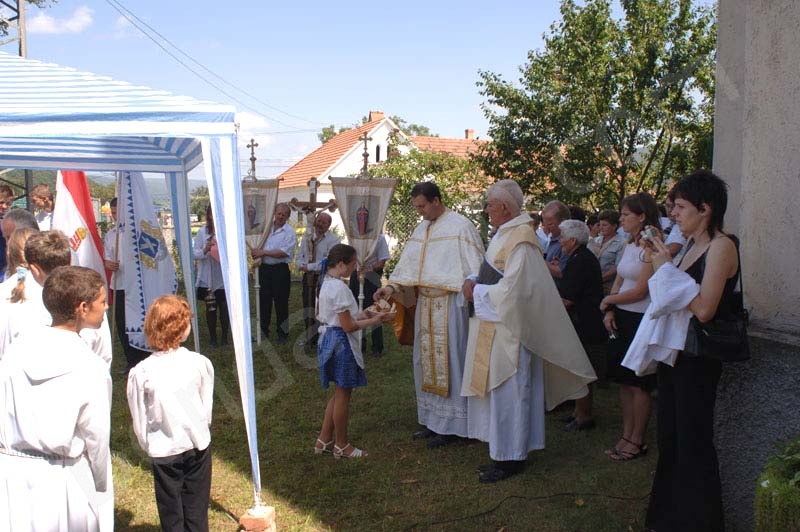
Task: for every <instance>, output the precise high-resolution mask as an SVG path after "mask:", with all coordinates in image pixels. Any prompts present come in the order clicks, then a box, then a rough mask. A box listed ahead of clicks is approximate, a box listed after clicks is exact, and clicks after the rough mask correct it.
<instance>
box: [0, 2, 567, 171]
mask: <svg viewBox="0 0 800 532" xmlns="http://www.w3.org/2000/svg"><path fill="white" fill-rule="evenodd" d="M115 1H116V0H109V1H102V0H84V1H81V0H78V1H71V0H60V1H59V2H58V3H56V4H54V5H53V6H52V7H50V8H47V9H44V10H38V9H36V8H30V9H29V11H28V57H30V58H33V59H39V60H43V61H50V62H55V63H59V64H61V65H64V66H70V67H74V68H76V69H79V70H88V71H91V72H94V73H97V74H103V75H108V76H111V77H113V78H116V79H119V80H123V81H128V82H131V83H135V84H141V85H146V86H150V87H153V88H158V89H164V90H168V91H171V92H174V93H177V94H184V95H187V96H193V97H196V98H200V99H207V100H213V101H218V102H225V103H231V104H233V105H234V106H236V108H237V110H238V111H239V112H240V113H241V114H240V116H239V119H240V122H241V126H242V132H241V136H242V138H247V139H249V138H250V137H251V136H255V137H256V139H257V141H258V142H259V148H258V149H257V150H256V155H257V157H258V158H259V164H258V175H259V177H269V176H271V175H274V174H276V173H278V172H280V171H281V170H282V169H283V168H285V167H287V166H288V165H289V164H291V163H292V162H293V161H296V160H297V159H298V158H299V157H302V156H304V155H306V154H307V153H309V152H310V151H311V150H313V149H314V148H316V147H317V146H318V145H319V141H318V140H317V138H316V133H317V132H318V131H319V129H320V128H321V127H322V126H325V125H328V124H331V123H334V124H336V125H340V126H341V125H349V124H352V123H353V122H356V121H359V120H360V119H361V117H362V116H364V115H366V114H367V112H368V111H369V110H371V109H377V110H382V111H384V112H386V113H387V115H399V116H401V117H403V118H405V119H406V120H408V121H409V122H415V123H419V124H424V125H427V126H429V127H430V128H431V130H432V131H434V132H435V133H438V134H440V135H441V136H446V137H462V136H463V134H464V129H467V128H473V129H475V130H476V133H477V135H479V136H482V137H485V136H486V129H487V123H486V120H485V119H484V117H483V114H482V112H481V109H480V104H481V101H482V98H481V96H480V95H479V94H478V90H477V87H476V86H475V82H476V81H477V79H478V71H479V70H490V71H494V72H499V73H501V74H503V75H504V76H505V77H506V78H507V79H514V80H516V78H517V77H518V76H517V72H518V70H517V69H518V67H519V65H521V64H523V63H524V62H525V60H526V54H527V52H528V50H530V49H535V48H539V47H540V46H541V44H542V39H541V37H542V34H543V33H544V32H546V31H548V28H549V26H550V24H552V23H553V21H555V20H556V19H558V18H559V13H558V5H559V2H558V1H557V0H495V1H494V2H477V1H474V0H466V1H461V2H454V1H451V0H441V1H437V0H429V1H427V2H423V1H420V0H408V1H406V2H366V1H352V0H345V1H344V2H319V1H304V0H295V1H294V2H287V1H281V2H273V1H269V0H267V1H254V0H240V1H229V2H219V1H218V0H216V1H213V2H212V1H208V0H192V1H189V0H160V1H154V0H137V1H136V2H133V1H132V0H125V1H124V2H123V3H122V4H121V5H122V6H123V7H126V8H128V9H129V10H131V11H132V12H133V13H134V14H135V15H136V16H138V17H139V18H140V19H142V20H143V21H144V22H146V23H147V24H148V25H150V26H152V27H153V28H154V29H155V30H157V31H158V32H159V33H161V34H162V35H163V36H165V37H166V38H168V39H169V40H170V41H172V42H173V43H174V44H176V45H177V46H178V47H179V48H180V49H181V50H183V51H184V52H186V53H188V54H189V55H191V56H192V57H193V58H195V59H197V60H198V61H199V62H201V63H202V64H203V65H204V66H205V67H207V68H209V69H210V70H211V71H213V72H214V73H216V74H218V75H219V76H221V77H222V78H224V79H225V80H227V81H228V82H230V83H232V84H233V85H234V86H236V87H240V88H242V89H243V90H245V91H246V92H247V93H249V94H251V95H253V96H255V97H256V98H257V99H258V100H260V102H257V101H254V100H253V99H251V98H249V97H248V96H246V95H244V94H241V93H239V92H237V91H235V90H234V89H232V88H230V87H228V86H226V85H224V84H223V83H222V82H220V81H219V80H217V79H215V78H214V77H213V76H211V75H209V74H205V73H204V76H205V77H206V78H208V79H209V80H211V81H212V82H214V83H215V84H217V85H219V86H222V87H223V88H224V90H225V91H226V92H228V93H230V94H231V95H233V96H235V98H236V100H239V101H235V100H234V99H232V98H230V97H229V96H227V95H225V94H222V93H221V92H219V91H218V90H216V89H214V88H213V87H211V86H209V85H207V84H206V83H205V82H203V81H202V80H200V79H198V78H197V77H196V76H195V75H193V74H192V73H190V72H189V71H188V70H186V69H184V68H183V67H182V66H180V65H179V64H178V63H177V62H176V61H175V60H173V59H172V58H171V57H169V56H168V55H167V54H166V53H165V52H164V51H162V50H161V49H160V48H159V47H158V46H157V45H156V44H154V43H153V42H152V41H151V40H149V39H148V38H146V37H145V36H144V35H142V34H141V33H140V32H139V31H138V30H137V29H135V28H134V27H133V26H132V25H131V24H130V23H129V22H127V21H126V20H125V19H124V18H123V17H122V16H121V15H120V13H119V12H118V11H116V10H115V9H114V8H113V7H112V6H111V5H110V4H112V3H115ZM1 49H2V50H3V51H6V52H10V53H14V52H15V50H14V47H13V46H8V45H7V46H4V47H2V48H1ZM184 61H187V60H186V59H185V58H184ZM187 63H188V61H187ZM194 68H195V69H198V67H196V66H195V67H194ZM264 103H266V104H268V105H269V106H272V107H274V108H277V109H279V110H280V111H277V110H275V109H271V108H269V107H267V106H265V105H263V104H264ZM243 104H247V106H245V105H243ZM285 113H288V114H285ZM289 115H292V116H289ZM286 132H289V133H286ZM245 158H246V156H245V154H244V153H243V154H242V159H245ZM248 164H249V163H248Z"/></svg>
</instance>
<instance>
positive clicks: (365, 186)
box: [330, 177, 397, 269]
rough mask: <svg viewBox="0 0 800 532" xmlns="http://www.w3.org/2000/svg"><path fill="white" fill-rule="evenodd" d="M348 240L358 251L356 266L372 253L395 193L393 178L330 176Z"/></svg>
mask: <svg viewBox="0 0 800 532" xmlns="http://www.w3.org/2000/svg"><path fill="white" fill-rule="evenodd" d="M330 180H331V185H332V187H333V195H334V196H336V202H337V204H338V205H339V213H340V215H341V217H342V223H343V224H344V230H345V233H346V234H347V241H348V243H349V244H350V245H351V246H353V247H354V248H356V251H357V252H358V267H359V269H361V268H362V267H363V266H364V262H363V261H364V260H365V259H366V258H367V257H368V256H369V255H370V253H372V251H373V249H374V248H375V246H376V244H377V243H378V237H379V236H380V235H381V234H382V232H383V223H384V222H385V221H386V213H387V211H388V210H389V202H390V201H391V199H392V195H393V194H394V189H395V186H396V185H397V180H396V179H384V178H375V179H359V178H355V177H331V178H330Z"/></svg>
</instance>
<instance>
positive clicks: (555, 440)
mask: <svg viewBox="0 0 800 532" xmlns="http://www.w3.org/2000/svg"><path fill="white" fill-rule="evenodd" d="M299 295H300V289H299V286H298V285H296V284H293V286H292V305H291V306H290V308H299V306H300V304H299V299H300V297H299ZM251 300H252V295H251ZM253 321H254V320H253ZM205 334H206V331H205V324H203V323H201V337H202V338H203V340H205ZM301 334H302V330H301V326H300V325H299V324H298V325H296V326H295V327H293V328H292V329H291V330H290V340H291V341H290V343H288V344H285V345H274V346H273V345H271V344H269V343H265V344H262V346H260V347H258V346H255V345H254V355H253V364H254V376H255V388H256V415H257V430H258V447H259V448H258V455H259V459H260V472H261V479H262V498H263V500H264V502H265V503H266V504H268V505H272V506H274V507H275V509H276V513H277V519H278V526H279V528H280V529H282V530H406V529H432V530H452V529H454V528H458V529H459V530H498V529H500V528H503V527H506V528H507V529H508V530H541V531H574V530H597V531H609V532H610V531H619V530H628V529H629V528H630V529H633V530H637V529H640V528H642V527H643V512H644V508H645V505H646V499H644V498H643V496H645V495H646V494H647V493H648V492H649V489H650V483H651V481H652V472H653V470H654V469H655V461H656V456H655V455H656V453H655V452H652V451H651V452H650V453H649V454H648V456H646V457H644V458H642V459H639V460H634V461H632V462H626V463H616V462H612V461H611V460H609V459H608V457H607V456H606V455H605V454H604V453H603V451H604V450H605V449H607V448H609V447H611V446H612V445H613V444H614V443H615V442H616V441H617V440H618V439H619V435H620V431H621V413H620V409H619V401H618V388H617V387H616V386H610V387H607V388H604V389H598V390H597V391H596V394H595V413H596V419H597V422H598V427H597V429H595V430H592V431H587V432H580V433H565V432H563V431H562V430H561V429H562V424H561V422H560V418H561V417H563V416H564V415H565V412H564V411H561V412H557V413H555V414H549V415H547V417H546V435H547V439H546V442H547V448H546V449H544V450H541V451H536V452H532V453H531V454H530V456H529V459H528V462H527V467H526V471H525V472H524V473H523V474H521V475H518V476H516V477H514V478H512V479H509V480H507V481H505V482H501V483H498V484H494V485H482V484H479V483H478V474H477V471H476V468H477V466H478V465H480V464H484V463H486V462H488V460H489V458H488V446H487V445H486V444H484V443H480V442H472V443H469V444H460V445H452V446H448V447H445V448H441V449H436V450H428V449H426V448H425V442H424V441H412V440H411V437H410V436H411V433H412V432H413V431H414V430H416V429H417V414H416V398H415V395H414V380H413V371H412V367H411V350H410V348H407V347H401V346H398V345H397V343H396V341H395V339H394V334H393V332H392V331H391V329H390V328H389V327H385V328H384V339H385V344H386V349H385V350H384V353H385V355H384V356H383V357H381V358H372V357H367V360H366V371H367V378H368V383H369V384H368V386H367V387H365V388H359V389H358V390H355V391H354V392H353V398H352V402H351V418H350V422H349V434H350V438H351V441H352V442H353V444H354V445H356V446H358V447H361V448H363V449H365V450H368V451H369V452H370V456H369V457H368V458H366V459H361V460H339V461H337V460H334V459H333V458H332V456H331V455H330V454H326V455H322V456H315V455H314V454H313V451H312V447H313V445H314V441H315V439H316V437H317V435H318V431H319V428H320V424H321V421H322V415H323V409H324V407H325V403H326V401H327V399H328V398H329V397H330V395H331V393H332V392H331V390H328V391H325V390H323V389H322V388H321V386H320V382H319V371H318V369H317V368H316V355H315V353H314V352H313V351H305V352H304V351H303V350H302V349H301V348H298V347H297V346H296V344H295V343H294V341H295V340H296V339H297V338H298V337H299V336H300V335H301ZM203 345H207V344H205V343H203V342H202V341H201V346H203ZM201 352H203V354H205V355H207V356H208V357H209V358H210V359H211V360H212V362H213V363H214V367H215V372H216V383H215V392H216V393H215V405H214V420H213V423H212V449H213V456H214V459H215V464H214V478H213V480H212V497H213V499H214V500H215V501H217V502H218V504H219V506H220V508H216V509H215V508H212V513H220V512H221V513H225V514H226V515H227V516H230V515H234V516H235V515H241V514H242V513H243V512H244V511H245V510H246V509H247V508H248V507H250V506H251V505H252V501H253V496H252V485H251V481H252V476H251V465H250V456H249V450H248V446H247V439H246V432H245V425H244V419H243V414H242V409H241V402H240V396H239V387H238V381H237V376H236V367H235V361H234V356H233V352H232V350H223V349H205V348H203V347H201ZM120 384H121V383H117V382H115V385H116V388H123V391H122V392H121V394H122V397H123V401H124V383H122V386H120ZM118 391H119V390H118V389H117V390H115V398H116V397H118V395H119V394H118V393H117V392H118ZM121 407H124V408H125V410H126V411H127V406H125V405H124V404H123V405H120V404H119V403H115V408H116V409H119V408H121ZM115 415H116V416H117V417H118V418H119V414H118V413H117V414H115ZM125 415H126V419H127V421H126V423H127V426H126V427H119V431H122V432H123V435H121V436H118V439H117V440H115V441H116V442H117V444H118V445H117V446H116V448H115V452H117V453H119V454H121V455H122V456H125V457H126V459H127V460H129V461H131V462H132V463H134V464H140V466H141V467H143V468H144V467H147V468H149V464H147V462H146V457H144V458H143V457H142V455H141V454H139V451H138V445H137V444H136V441H135V439H130V437H129V436H127V435H124V432H125V431H131V429H130V420H129V418H128V417H129V416H128V415H127V414H125ZM654 427H655V419H653V420H652V421H651V425H650V433H649V436H648V438H649V441H650V442H653V441H654V439H655V438H654V435H653V432H654ZM117 429H118V427H116V426H115V430H117ZM131 434H132V431H131ZM120 446H122V448H120ZM651 448H652V449H653V450H654V445H651ZM143 460H144V464H143ZM556 494H569V495H557V496H553V495H556ZM609 496H610V497H609ZM612 497H619V498H612ZM218 522H224V523H226V524H225V526H224V527H222V526H220V527H219V528H217V529H218V530H236V528H237V527H236V526H235V525H233V523H230V524H231V527H230V528H228V527H227V523H229V522H230V520H229V519H227V518H225V519H224V520H220V521H218ZM142 530H151V529H150V528H147V529H142Z"/></svg>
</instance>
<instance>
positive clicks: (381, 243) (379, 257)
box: [364, 234, 391, 269]
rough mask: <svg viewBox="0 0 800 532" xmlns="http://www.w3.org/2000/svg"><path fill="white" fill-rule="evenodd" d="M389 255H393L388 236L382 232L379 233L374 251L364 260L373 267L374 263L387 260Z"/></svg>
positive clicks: (365, 263) (367, 265)
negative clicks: (390, 253)
mask: <svg viewBox="0 0 800 532" xmlns="http://www.w3.org/2000/svg"><path fill="white" fill-rule="evenodd" d="M389 257H391V255H389V244H388V243H387V242H386V237H385V236H384V235H382V234H381V235H378V241H377V242H376V243H375V249H373V250H372V253H370V254H369V256H367V258H366V259H365V260H364V265H365V266H366V267H367V268H370V269H371V268H372V265H373V264H375V263H376V262H380V261H387V260H389Z"/></svg>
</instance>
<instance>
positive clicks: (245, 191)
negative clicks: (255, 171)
mask: <svg viewBox="0 0 800 532" xmlns="http://www.w3.org/2000/svg"><path fill="white" fill-rule="evenodd" d="M242 199H243V200H244V203H243V204H244V239H245V242H246V243H247V247H248V249H250V250H253V249H261V248H262V247H264V244H265V243H266V241H267V238H269V232H270V230H272V216H273V215H274V214H275V206H276V205H277V204H278V180H277V179H268V180H265V181H244V182H242ZM259 264H261V259H256V260H255V265H256V266H258V265H259Z"/></svg>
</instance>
